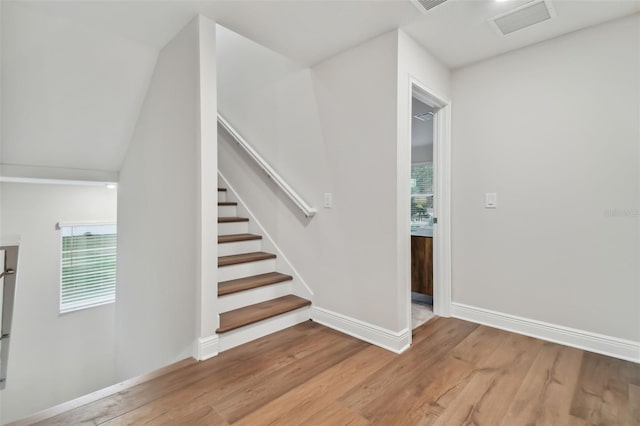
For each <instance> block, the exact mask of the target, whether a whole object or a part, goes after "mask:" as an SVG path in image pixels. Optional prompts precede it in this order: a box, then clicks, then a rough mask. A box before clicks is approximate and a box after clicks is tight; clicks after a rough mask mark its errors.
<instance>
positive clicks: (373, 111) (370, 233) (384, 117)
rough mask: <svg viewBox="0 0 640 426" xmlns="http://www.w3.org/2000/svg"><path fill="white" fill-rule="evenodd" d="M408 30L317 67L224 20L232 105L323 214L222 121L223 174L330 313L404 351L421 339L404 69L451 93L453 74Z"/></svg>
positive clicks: (249, 133) (228, 113)
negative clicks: (402, 231)
mask: <svg viewBox="0 0 640 426" xmlns="http://www.w3.org/2000/svg"><path fill="white" fill-rule="evenodd" d="M402 37H405V36H404V34H402V35H401V34H400V32H399V31H392V32H389V33H386V34H383V35H381V36H379V37H376V38H375V39H372V40H370V41H368V42H365V43H363V44H361V45H359V46H356V47H354V48H352V49H349V50H347V51H345V52H343V53H341V54H338V55H336V56H334V57H332V58H329V59H327V60H325V61H323V62H322V63H319V64H316V65H315V66H313V67H311V68H305V67H302V66H300V65H298V64H295V63H293V62H291V61H289V60H288V59H287V58H284V57H282V56H280V55H279V54H277V53H275V52H272V51H270V50H268V49H266V48H264V47H262V46H259V45H257V44H256V43H253V42H251V41H249V40H247V39H245V38H243V37H241V36H239V35H237V34H235V33H232V32H230V31H228V30H225V29H220V27H219V29H218V52H219V57H218V64H219V73H218V87H219V105H220V111H221V113H222V114H223V115H224V116H225V118H226V119H227V120H228V121H229V122H230V123H231V124H232V125H233V126H234V127H235V128H236V129H237V130H238V131H240V133H241V134H242V135H243V136H244V137H245V139H247V140H248V141H249V143H250V144H252V145H253V146H254V147H255V148H256V150H257V151H258V152H259V153H260V154H261V155H262V156H263V157H265V158H266V159H267V161H268V162H269V163H270V164H271V165H272V166H273V167H274V168H275V169H276V170H277V171H278V173H280V174H281V175H282V176H283V178H284V179H285V180H286V181H287V182H289V183H290V184H291V185H292V187H293V188H294V189H295V190H297V191H298V192H299V193H300V194H301V195H302V196H303V198H305V199H306V200H307V201H308V202H309V203H310V204H311V205H313V206H315V207H316V208H318V210H319V211H318V213H317V215H316V216H315V217H314V218H313V219H311V220H307V219H304V217H303V216H302V214H301V213H300V212H299V211H298V210H297V209H296V208H295V206H293V204H292V203H291V202H290V200H288V199H287V198H286V197H285V196H284V195H283V194H282V193H281V191H280V190H279V189H278V188H277V187H276V186H275V185H274V184H273V183H272V182H270V180H269V179H268V178H266V177H265V176H264V174H263V173H262V172H261V171H260V170H259V169H258V168H257V167H256V166H255V165H254V164H253V163H252V162H251V160H248V159H247V156H246V155H245V154H244V153H243V152H242V151H241V150H240V149H239V148H238V147H236V144H235V143H234V142H233V141H232V140H231V138H230V137H229V136H228V135H227V134H225V133H224V131H222V130H221V131H220V134H219V137H220V144H219V158H220V161H219V168H220V171H221V172H222V174H223V175H224V176H225V177H226V178H227V179H228V180H229V181H230V182H231V184H232V185H233V186H234V188H235V189H236V190H237V191H238V192H239V194H241V196H242V198H243V199H244V200H245V202H246V203H247V204H248V207H249V208H250V209H251V210H252V211H253V212H254V213H255V214H256V216H257V217H258V219H259V220H260V222H261V223H262V224H263V226H264V227H265V229H266V230H267V232H269V234H270V235H271V236H272V237H273V238H274V240H275V241H276V242H277V244H278V245H279V246H280V248H281V249H282V250H283V252H285V253H286V255H287V256H288V257H289V259H290V260H291V262H292V264H293V265H294V266H295V268H296V269H297V270H298V271H299V272H300V274H301V276H302V277H303V278H304V280H305V281H306V282H307V284H309V286H310V287H311V289H312V290H313V292H314V300H313V302H314V309H316V310H320V311H321V313H322V319H323V320H329V321H334V322H333V323H332V324H329V325H334V326H336V327H339V326H340V324H343V325H345V327H344V328H343V329H344V330H345V331H352V330H353V329H350V328H349V327H355V328H359V329H360V330H365V331H364V332H363V333H364V334H366V333H371V335H372V336H374V337H373V338H372V339H371V340H375V339H377V338H378V337H381V336H386V337H388V338H389V339H390V340H391V341H395V343H398V345H400V346H396V347H392V349H394V350H399V349H401V347H404V346H402V345H406V344H407V342H408V340H409V339H410V333H408V331H407V327H408V326H409V325H408V323H407V318H408V312H407V308H408V303H407V300H408V286H409V282H408V280H407V282H406V283H402V284H399V281H398V275H399V273H400V271H399V259H398V241H399V239H398V238H399V237H398V211H397V198H396V196H397V173H398V164H397V160H398V140H399V139H398V138H399V135H398V118H397V117H398V115H397V114H398V103H399V102H400V99H399V95H398V75H399V74H398V73H399V69H400V70H401V72H403V73H404V74H403V76H405V80H406V81H405V80H403V84H405V83H406V84H407V85H408V81H409V80H408V75H409V73H414V74H418V75H420V76H421V77H423V78H424V79H425V80H427V82H429V83H432V84H434V85H436V86H437V87H439V88H440V87H442V90H443V91H447V92H448V77H449V76H448V71H446V69H445V68H444V67H441V66H440V65H439V64H438V65H437V66H436V65H433V64H432V63H431V62H429V61H432V60H433V59H432V58H431V57H429V58H428V59H427V60H420V59H412V58H410V56H411V55H412V54H424V52H423V51H422V52H420V51H416V50H415V49H414V50H412V48H413V47H415V46H413V45H411V44H410V43H409V42H406V41H405V40H404V39H402V41H401V38H402ZM400 43H402V49H403V52H407V53H406V55H405V56H403V58H402V63H401V64H400V63H399V56H398V55H399V49H400ZM407 46H409V47H407ZM231 52H233V55H232V54H231ZM425 62H426V64H425ZM403 87H404V86H403ZM407 87H408V86H407ZM407 93H408V92H407ZM406 96H407V95H405V97H406ZM404 100H405V99H404V98H403V100H402V101H404ZM405 151H406V152H405ZM405 151H403V152H405V154H407V155H409V153H410V144H408V145H407V147H406V150H405ZM403 158H404V157H403ZM409 161H410V160H409V159H407V164H406V168H407V170H408V168H409ZM325 192H328V193H332V194H333V203H334V205H333V207H332V208H331V209H324V208H322V203H323V193H325ZM407 194H408V189H407ZM407 206H408V204H407ZM407 217H408V216H407ZM406 223H407V227H408V220H407V221H406ZM408 232H409V231H408V230H407V235H406V242H407V244H408V242H409V237H408V235H409V234H408ZM408 259H409V258H408V257H407V259H406V260H407V262H408ZM407 264H408V263H407ZM400 286H404V287H406V289H404V290H403V291H399V287H400ZM405 299H406V300H405ZM381 333H382V334H381ZM404 333H407V334H406V335H405V334H404ZM400 334H402V335H403V339H404V340H402V342H400V340H394V339H399V338H400ZM361 337H362V336H361ZM377 343H383V342H381V341H378V342H377ZM386 346H391V345H386Z"/></svg>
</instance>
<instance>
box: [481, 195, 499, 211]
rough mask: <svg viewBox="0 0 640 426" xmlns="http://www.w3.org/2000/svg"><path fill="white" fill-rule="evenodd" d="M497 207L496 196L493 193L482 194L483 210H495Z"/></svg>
mask: <svg viewBox="0 0 640 426" xmlns="http://www.w3.org/2000/svg"><path fill="white" fill-rule="evenodd" d="M497 207H498V195H497V194H496V193H495V192H487V193H486V194H484V208H485V209H495V208H497Z"/></svg>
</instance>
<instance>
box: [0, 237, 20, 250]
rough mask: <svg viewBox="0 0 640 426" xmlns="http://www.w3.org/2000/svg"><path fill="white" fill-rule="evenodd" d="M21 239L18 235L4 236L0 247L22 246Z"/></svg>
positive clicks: (0, 241)
mask: <svg viewBox="0 0 640 426" xmlns="http://www.w3.org/2000/svg"><path fill="white" fill-rule="evenodd" d="M20 240H21V237H19V236H17V235H10V236H7V237H4V238H3V239H1V240H0V248H4V247H12V246H17V247H20Z"/></svg>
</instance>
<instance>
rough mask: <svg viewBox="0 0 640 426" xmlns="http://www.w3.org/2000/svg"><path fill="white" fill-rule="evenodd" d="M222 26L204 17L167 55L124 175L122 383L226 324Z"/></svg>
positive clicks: (186, 352) (119, 311)
mask: <svg viewBox="0 0 640 426" xmlns="http://www.w3.org/2000/svg"><path fill="white" fill-rule="evenodd" d="M214 25H215V24H214V23H213V22H212V21H210V20H208V19H205V18H203V17H196V18H195V19H194V20H193V21H191V22H190V23H189V24H188V25H187V26H186V27H185V28H184V29H182V31H181V32H180V33H179V34H178V35H176V37H175V38H174V39H173V40H172V41H171V42H169V44H167V45H166V46H165V47H164V48H163V49H162V51H161V52H160V55H159V57H158V61H157V64H156V68H155V71H154V73H153V77H152V80H151V83H150V86H149V90H148V93H147V96H146V99H145V102H144V105H143V107H142V110H141V112H140V115H139V118H138V122H137V125H136V131H135V134H134V137H133V139H132V141H131V145H130V147H129V151H128V153H127V156H126V159H125V161H124V164H123V166H122V169H121V172H120V181H119V194H118V195H119V196H118V220H119V224H118V226H119V227H118V233H119V236H118V291H117V301H116V330H117V340H116V355H117V356H116V366H117V372H118V379H119V380H121V379H126V378H129V377H132V376H136V375H140V374H144V373H146V372H149V371H152V370H154V369H157V368H160V367H163V366H165V365H167V364H170V363H173V362H175V361H178V360H180V359H184V358H187V357H190V356H192V355H195V353H194V345H197V341H198V338H201V337H203V335H202V334H201V333H210V334H213V333H214V331H215V328H216V326H217V324H216V319H217V317H216V316H215V313H214V310H213V309H214V304H215V288H216V281H217V280H216V269H215V259H216V257H217V246H216V230H217V228H216V221H217V206H216V204H215V200H216V197H217V194H216V161H217V158H216V150H215V145H216V143H217V141H216V132H215V130H214V131H213V132H211V128H210V126H211V124H210V123H207V118H208V119H210V120H212V121H213V123H214V125H215V110H216V106H215V87H216V86H215V56H212V55H213V52H215V50H214V49H215V34H214V32H213V26H214ZM201 49H202V50H206V49H211V50H210V51H209V52H208V53H207V55H204V56H203V55H202V54H201V53H202V52H201ZM212 67H213V69H212ZM212 79H213V80H212ZM212 99H213V100H212ZM202 113H206V114H207V115H208V117H207V118H201V116H200V115H201V114H202ZM214 129H215V128H214ZM204 218H206V220H207V221H210V223H208V222H205V220H204ZM209 257H210V258H209ZM205 281H206V282H205ZM203 283H204V284H203ZM203 307H205V308H204V309H206V307H209V310H207V311H206V312H202V309H203ZM205 317H206V318H205ZM203 318H205V319H204V320H203Z"/></svg>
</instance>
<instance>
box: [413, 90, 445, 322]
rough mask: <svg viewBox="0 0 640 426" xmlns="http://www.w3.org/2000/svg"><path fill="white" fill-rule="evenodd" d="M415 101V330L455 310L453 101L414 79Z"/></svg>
mask: <svg viewBox="0 0 640 426" xmlns="http://www.w3.org/2000/svg"><path fill="white" fill-rule="evenodd" d="M410 99H411V113H410V114H409V120H410V123H409V129H410V131H409V141H407V142H406V143H410V144H411V164H410V167H411V172H410V178H409V182H407V187H408V191H409V193H410V217H408V218H407V219H409V220H410V222H411V227H410V229H411V236H410V239H411V243H410V245H411V254H410V258H411V259H410V261H408V262H406V263H405V265H407V264H410V265H407V267H410V268H411V273H410V279H409V281H410V282H408V283H407V286H408V287H409V289H410V291H409V292H408V293H409V295H410V297H408V299H409V300H408V303H409V304H410V306H409V312H411V315H410V316H411V319H410V324H411V328H412V329H413V328H416V327H417V326H420V325H422V324H424V323H425V322H427V321H428V320H429V319H431V318H432V317H433V316H434V315H438V316H445V317H448V316H449V311H450V303H451V255H450V253H451V249H450V247H451V246H450V241H451V234H450V230H451V227H450V220H449V218H450V211H451V209H450V178H449V176H450V124H449V123H450V102H449V101H446V100H444V99H442V98H440V97H438V96H436V95H434V94H433V93H431V92H430V91H429V90H428V89H427V88H426V87H424V86H423V85H421V84H420V83H419V82H417V81H415V80H412V82H411V98H410Z"/></svg>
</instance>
